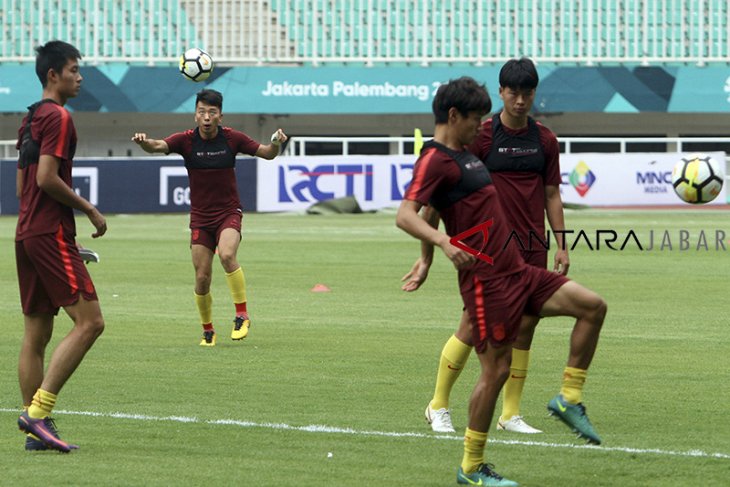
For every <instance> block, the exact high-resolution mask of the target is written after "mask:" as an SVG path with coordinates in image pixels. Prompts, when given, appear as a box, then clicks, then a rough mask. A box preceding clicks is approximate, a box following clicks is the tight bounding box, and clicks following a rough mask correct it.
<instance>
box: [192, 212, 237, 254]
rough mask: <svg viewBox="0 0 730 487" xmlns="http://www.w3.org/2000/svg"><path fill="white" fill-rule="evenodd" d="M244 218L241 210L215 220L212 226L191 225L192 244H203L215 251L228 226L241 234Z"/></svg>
mask: <svg viewBox="0 0 730 487" xmlns="http://www.w3.org/2000/svg"><path fill="white" fill-rule="evenodd" d="M242 219H243V215H242V214H241V213H240V212H236V213H229V214H227V215H225V216H223V217H222V218H221V219H220V220H218V221H217V222H214V223H213V224H212V225H211V226H206V227H191V228H190V245H203V246H205V247H207V248H209V249H210V250H211V252H215V248H216V247H217V246H218V240H220V238H221V233H222V232H223V230H225V229H226V228H233V229H234V230H236V231H237V232H238V233H239V234H240V233H241V220H242Z"/></svg>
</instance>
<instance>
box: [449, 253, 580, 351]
mask: <svg viewBox="0 0 730 487" xmlns="http://www.w3.org/2000/svg"><path fill="white" fill-rule="evenodd" d="M566 282H568V278H567V277H565V276H563V275H561V274H557V273H555V272H550V271H548V270H546V269H544V268H538V267H534V266H530V265H528V266H526V267H525V269H523V270H522V271H520V272H517V273H515V274H510V275H508V276H504V277H498V278H496V279H490V280H488V281H480V280H479V279H478V278H476V277H474V278H473V279H472V281H471V282H469V283H467V284H466V285H465V286H464V287H463V288H462V289H461V297H462V299H463V300H464V305H465V306H466V309H467V311H468V312H469V318H470V319H471V322H472V338H473V340H474V347H475V348H476V350H477V352H480V353H481V352H483V351H484V350H485V349H486V347H487V342H488V343H491V344H492V345H494V346H500V345H505V344H509V343H512V342H514V341H515V339H516V338H517V332H518V331H519V328H520V320H521V318H522V315H525V314H529V315H534V316H539V315H540V310H541V309H542V307H543V305H544V304H545V302H546V301H547V300H548V299H550V296H552V295H553V294H554V293H555V291H557V290H558V289H559V288H560V287H561V286H562V285H563V284H565V283H566Z"/></svg>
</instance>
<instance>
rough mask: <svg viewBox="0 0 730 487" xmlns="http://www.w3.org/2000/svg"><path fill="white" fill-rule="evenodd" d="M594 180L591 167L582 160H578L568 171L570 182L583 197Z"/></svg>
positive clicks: (594, 176)
mask: <svg viewBox="0 0 730 487" xmlns="http://www.w3.org/2000/svg"><path fill="white" fill-rule="evenodd" d="M595 182H596V175H595V174H593V171H591V168H590V167H588V164H586V163H585V162H583V161H580V162H579V163H578V165H577V166H575V168H574V169H573V172H571V173H570V184H571V185H572V186H573V187H574V188H575V190H576V191H577V192H578V194H579V195H580V197H581V198H582V197H584V196H585V195H586V193H587V192H588V190H589V189H591V186H593V183H595Z"/></svg>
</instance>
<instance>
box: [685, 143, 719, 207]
mask: <svg viewBox="0 0 730 487" xmlns="http://www.w3.org/2000/svg"><path fill="white" fill-rule="evenodd" d="M724 177H725V176H724V172H723V170H722V167H721V166H720V164H719V163H718V162H717V161H716V160H715V159H713V158H712V157H710V156H708V155H705V154H691V155H689V156H687V157H683V158H682V159H680V160H679V161H677V163H676V164H675V165H674V170H673V171H672V186H674V191H675V192H676V193H677V196H679V197H680V198H681V199H682V200H683V201H686V202H687V203H692V204H697V205H699V204H703V203H709V202H710V201H712V200H714V199H715V197H717V195H718V194H720V190H721V189H722V183H723V179H724Z"/></svg>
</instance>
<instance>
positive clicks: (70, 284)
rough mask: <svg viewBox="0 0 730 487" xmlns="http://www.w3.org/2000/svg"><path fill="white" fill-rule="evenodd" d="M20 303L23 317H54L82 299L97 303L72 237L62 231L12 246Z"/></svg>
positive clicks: (94, 291) (92, 285) (32, 238)
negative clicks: (42, 315)
mask: <svg viewBox="0 0 730 487" xmlns="http://www.w3.org/2000/svg"><path fill="white" fill-rule="evenodd" d="M15 263H16V266H17V269H18V285H19V286H20V303H21V305H22V307H23V313H24V314H26V315H28V314H32V313H45V314H53V315H55V314H58V310H59V308H62V307H64V306H69V305H72V304H74V303H76V302H77V301H78V300H79V296H80V295H82V296H83V297H84V299H85V300H86V301H98V300H99V298H98V297H97V296H96V290H95V289H94V283H93V282H92V281H91V277H90V276H89V272H88V271H87V270H86V266H85V265H84V262H83V261H82V260H81V256H80V255H79V249H78V247H76V242H75V240H74V237H73V236H67V235H64V234H63V232H62V230H61V229H60V228H59V231H58V232H57V233H55V234H46V235H39V236H37V237H30V238H26V239H25V240H21V241H20V242H15Z"/></svg>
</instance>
